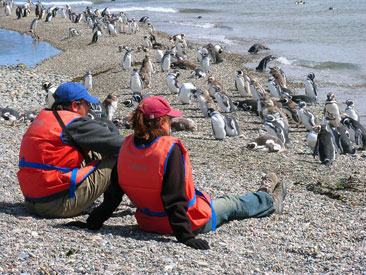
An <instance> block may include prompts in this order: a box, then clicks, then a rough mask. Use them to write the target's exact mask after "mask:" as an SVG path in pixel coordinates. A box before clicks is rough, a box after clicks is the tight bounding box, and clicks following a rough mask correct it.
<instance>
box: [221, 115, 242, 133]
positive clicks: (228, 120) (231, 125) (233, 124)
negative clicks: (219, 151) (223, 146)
mask: <svg viewBox="0 0 366 275" xmlns="http://www.w3.org/2000/svg"><path fill="white" fill-rule="evenodd" d="M224 121H225V131H226V135H227V136H229V137H236V136H239V135H240V129H239V124H238V122H237V120H236V118H235V117H231V116H225V115H224Z"/></svg>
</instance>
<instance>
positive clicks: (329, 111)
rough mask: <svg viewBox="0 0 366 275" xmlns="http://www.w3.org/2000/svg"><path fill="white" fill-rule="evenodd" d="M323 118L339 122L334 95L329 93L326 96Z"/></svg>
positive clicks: (339, 116) (339, 115) (339, 117)
mask: <svg viewBox="0 0 366 275" xmlns="http://www.w3.org/2000/svg"><path fill="white" fill-rule="evenodd" d="M323 114H324V117H331V118H334V119H335V120H336V121H337V122H340V121H341V114H340V112H339V107H338V102H337V100H336V99H335V95H334V93H332V92H330V93H328V95H327V100H326V101H325V106H324V111H323Z"/></svg>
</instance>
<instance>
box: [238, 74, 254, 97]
mask: <svg viewBox="0 0 366 275" xmlns="http://www.w3.org/2000/svg"><path fill="white" fill-rule="evenodd" d="M235 88H236V90H237V91H238V92H239V94H240V95H241V96H243V97H250V96H252V93H251V92H250V78H249V76H247V75H244V73H243V71H242V70H238V71H237V75H236V78H235Z"/></svg>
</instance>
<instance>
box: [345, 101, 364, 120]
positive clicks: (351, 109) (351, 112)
mask: <svg viewBox="0 0 366 275" xmlns="http://www.w3.org/2000/svg"><path fill="white" fill-rule="evenodd" d="M346 105H347V107H346V110H345V111H344V112H345V113H346V114H347V115H348V116H349V117H350V118H352V119H353V120H356V121H358V122H359V121H360V117H359V115H358V113H357V111H356V109H355V103H354V102H353V100H352V99H347V100H346Z"/></svg>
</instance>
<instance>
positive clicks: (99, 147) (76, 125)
mask: <svg viewBox="0 0 366 275" xmlns="http://www.w3.org/2000/svg"><path fill="white" fill-rule="evenodd" d="M108 126H109V127H108ZM110 127H112V126H110V125H106V124H105V123H103V122H102V121H99V120H96V119H92V118H90V117H88V116H84V117H81V118H79V119H77V120H75V121H73V122H72V123H70V124H69V125H68V126H67V129H68V130H69V132H70V134H71V135H72V137H73V139H74V140H75V142H76V143H78V144H79V145H80V147H81V148H83V149H86V150H92V151H95V152H98V153H100V154H102V155H103V156H117V155H118V152H119V149H120V147H121V145H122V143H123V140H124V136H121V135H119V132H118V133H117V132H116V131H115V130H114V129H113V127H112V129H110ZM111 130H112V131H111ZM62 138H63V139H64V141H65V142H68V141H69V140H68V137H67V135H65V134H64V135H63V137H62Z"/></svg>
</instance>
